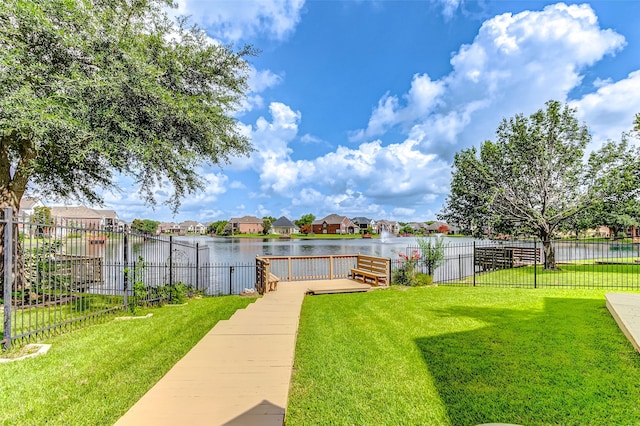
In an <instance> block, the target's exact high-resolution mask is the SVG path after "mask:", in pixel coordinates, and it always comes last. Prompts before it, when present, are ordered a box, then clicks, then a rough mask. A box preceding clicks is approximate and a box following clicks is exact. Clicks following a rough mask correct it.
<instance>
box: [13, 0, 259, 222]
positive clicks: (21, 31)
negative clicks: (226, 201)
mask: <svg viewBox="0 0 640 426" xmlns="http://www.w3.org/2000/svg"><path fill="white" fill-rule="evenodd" d="M171 4H172V2H171V1H170V0H138V1H133V2H129V1H122V0H47V1H39V0H18V1H9V2H1V3H0V204H2V206H1V207H7V206H10V207H12V208H13V209H14V210H17V209H18V206H19V202H20V198H21V197H22V195H23V194H24V192H25V190H26V189H27V187H28V186H29V185H34V186H36V187H37V190H38V192H40V193H41V194H42V195H45V196H57V197H63V198H71V199H77V200H80V201H88V202H91V203H93V202H100V201H101V192H100V191H101V190H117V187H116V180H115V177H116V174H123V175H128V176H131V177H132V178H133V179H134V181H135V183H136V184H137V185H138V186H139V189H140V194H141V197H142V198H143V199H144V200H145V201H147V202H149V203H152V204H153V203H155V202H156V198H155V196H154V191H155V190H156V189H157V188H158V187H162V186H165V187H166V186H167V182H168V183H169V185H170V186H171V188H172V191H171V194H170V196H169V199H168V201H167V202H168V203H169V204H170V205H171V206H172V207H173V208H174V210H175V209H177V207H178V206H179V203H180V199H181V198H182V197H184V196H185V195H187V194H189V193H191V192H193V191H195V190H197V189H198V188H200V187H201V186H202V184H203V182H202V180H201V177H200V176H199V174H198V171H197V169H196V168H197V166H199V165H202V164H203V163H208V164H223V163H225V162H228V161H229V159H230V158H231V157H232V156H239V155H246V154H247V153H248V152H250V150H251V145H250V142H249V141H248V139H247V138H246V137H245V136H244V135H243V134H242V133H241V132H240V130H239V127H238V126H237V122H236V120H235V119H234V118H233V113H234V112H235V110H236V109H237V108H238V106H239V105H240V101H241V100H242V98H243V96H244V93H245V91H246V90H247V82H246V79H247V73H246V71H247V70H248V63H247V61H246V57H247V56H248V55H252V54H253V53H254V52H253V49H251V48H250V47H245V48H242V49H241V50H239V51H237V52H234V51H233V50H232V48H231V47H229V46H222V45H219V44H216V43H214V42H213V41H211V40H210V39H208V37H207V36H206V35H205V33H204V32H203V31H202V30H200V29H199V28H197V27H195V26H188V25H187V23H186V21H185V20H178V21H172V20H170V19H169V17H168V15H167V13H166V9H167V7H169V6H170V5H171Z"/></svg>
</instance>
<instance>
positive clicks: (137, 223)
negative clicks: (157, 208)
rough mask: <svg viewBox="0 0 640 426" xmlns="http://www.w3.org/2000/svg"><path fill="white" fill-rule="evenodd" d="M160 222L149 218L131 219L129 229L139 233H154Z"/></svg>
mask: <svg viewBox="0 0 640 426" xmlns="http://www.w3.org/2000/svg"><path fill="white" fill-rule="evenodd" d="M159 225H160V222H158V221H156V220H151V219H133V222H131V229H132V230H133V231H136V232H139V233H141V234H155V233H156V231H157V230H158V226H159Z"/></svg>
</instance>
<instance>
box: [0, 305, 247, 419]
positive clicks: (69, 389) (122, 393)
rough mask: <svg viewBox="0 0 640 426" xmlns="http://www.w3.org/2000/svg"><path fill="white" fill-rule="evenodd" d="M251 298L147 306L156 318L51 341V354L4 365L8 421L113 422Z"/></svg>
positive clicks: (2, 399) (0, 371)
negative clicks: (154, 306)
mask: <svg viewBox="0 0 640 426" xmlns="http://www.w3.org/2000/svg"><path fill="white" fill-rule="evenodd" d="M251 301H253V300H252V299H247V298H240V297H237V296H226V297H216V298H204V299H200V300H190V301H189V303H188V305H187V306H165V307H163V308H156V309H151V310H147V309H139V311H138V314H139V315H144V314H146V313H147V312H152V313H153V317H151V318H147V319H139V320H133V321H108V322H105V323H101V324H97V325H93V326H89V327H86V328H82V329H78V330H73V331H72V332H69V333H66V334H62V335H59V336H56V337H53V338H51V339H48V340H45V341H44V342H43V343H52V344H53V346H52V348H51V350H50V351H49V353H48V354H47V355H46V356H40V357H36V358H32V359H27V360H23V361H19V362H13V363H8V364H0V424H2V425H42V424H53V425H111V424H113V423H114V422H115V421H116V420H117V419H118V418H119V417H120V416H121V415H122V414H124V413H125V412H126V411H127V410H128V409H129V408H130V407H131V406H132V405H133V404H134V403H135V402H136V401H138V399H140V397H141V396H142V395H144V394H145V392H146V391H147V390H148V389H150V388H151V386H153V385H154V384H155V383H156V382H157V381H158V380H159V379H160V378H161V377H162V376H163V375H164V374H165V373H166V372H167V371H168V370H169V369H170V368H171V367H172V366H173V365H174V364H175V363H176V362H177V361H178V360H179V359H180V358H182V357H183V356H184V355H185V354H186V353H187V352H188V351H189V349H191V348H192V347H193V346H194V345H195V344H196V343H197V342H198V341H199V340H200V339H201V338H202V336H204V335H205V334H206V332H207V331H209V330H210V329H211V328H212V327H213V326H214V325H215V324H216V323H217V322H218V321H219V320H221V319H227V318H229V317H230V316H231V315H232V314H233V313H234V312H235V311H236V310H237V309H238V308H243V307H245V306H246V305H248V304H249V303H250V302H251ZM123 314H124V315H127V313H123ZM175 408H176V409H177V410H179V409H180V407H175Z"/></svg>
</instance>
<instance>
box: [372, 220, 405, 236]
mask: <svg viewBox="0 0 640 426" xmlns="http://www.w3.org/2000/svg"><path fill="white" fill-rule="evenodd" d="M374 230H375V231H376V233H377V234H382V233H383V232H388V233H390V234H393V235H398V234H399V233H400V224H399V223H398V222H396V221H390V220H378V221H377V222H376V226H375V228H374Z"/></svg>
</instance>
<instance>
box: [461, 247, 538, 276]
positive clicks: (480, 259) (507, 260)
mask: <svg viewBox="0 0 640 426" xmlns="http://www.w3.org/2000/svg"><path fill="white" fill-rule="evenodd" d="M473 259H474V263H475V266H479V267H480V269H481V270H482V271H493V270H498V269H510V268H517V267H520V266H525V265H532V264H539V263H540V249H539V248H533V247H517V246H512V247H478V248H476V249H475V252H474V254H473Z"/></svg>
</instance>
